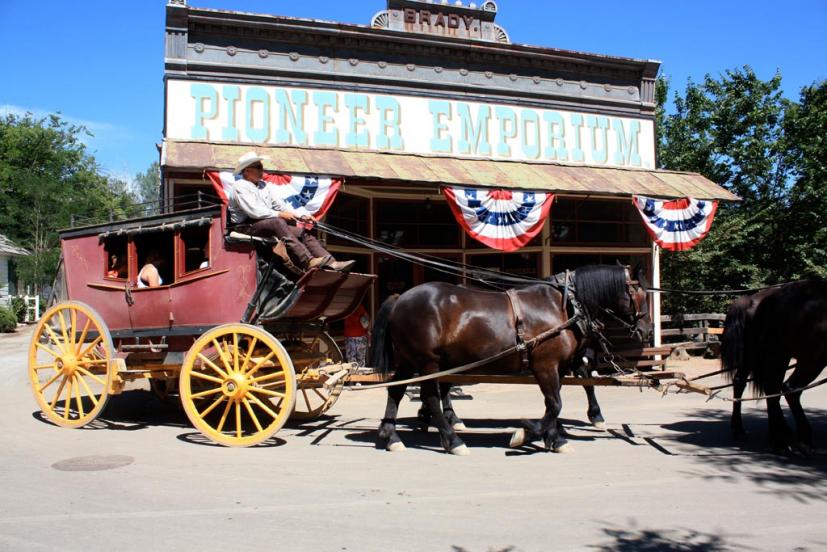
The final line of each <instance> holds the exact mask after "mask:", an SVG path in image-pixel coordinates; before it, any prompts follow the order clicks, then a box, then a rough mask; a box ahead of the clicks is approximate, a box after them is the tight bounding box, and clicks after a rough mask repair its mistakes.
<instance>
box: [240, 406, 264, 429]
mask: <svg viewBox="0 0 827 552" xmlns="http://www.w3.org/2000/svg"><path fill="white" fill-rule="evenodd" d="M242 402H244V408H246V409H247V414H249V415H250V419H251V420H253V423H254V424H255V426H256V429H258V430H259V431H264V428H263V427H261V422H259V421H258V416H256V413H255V412H253V407H252V406H250V401H249V400H247V399H246V398H244V399H242Z"/></svg>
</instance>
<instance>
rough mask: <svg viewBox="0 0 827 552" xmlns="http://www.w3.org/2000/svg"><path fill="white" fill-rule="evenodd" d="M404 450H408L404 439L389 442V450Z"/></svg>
mask: <svg viewBox="0 0 827 552" xmlns="http://www.w3.org/2000/svg"><path fill="white" fill-rule="evenodd" d="M404 450H407V448H406V447H405V443H403V442H402V441H396V442H395V443H389V444H388V451H389V452H402V451H404Z"/></svg>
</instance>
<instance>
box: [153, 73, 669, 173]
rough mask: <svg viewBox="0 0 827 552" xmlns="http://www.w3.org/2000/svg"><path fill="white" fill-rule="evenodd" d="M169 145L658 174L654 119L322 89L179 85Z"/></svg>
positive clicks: (171, 102)
mask: <svg viewBox="0 0 827 552" xmlns="http://www.w3.org/2000/svg"><path fill="white" fill-rule="evenodd" d="M167 138H168V139H173V140H203V141H209V142H226V143H249V144H260V145H290V146H309V147H325V148H344V149H366V150H373V151H386V152H404V153H413V154H424V155H446V156H458V157H476V158H488V159H502V160H519V161H533V160H536V161H556V162H562V163H574V164H586V165H599V166H613V167H636V168H647V169H651V168H654V151H655V147H654V127H653V123H652V121H651V120H647V119H635V118H625V117H614V116H608V115H598V114H593V113H579V112H574V111H563V110H556V109H541V108H535V107H528V106H519V105H513V104H500V103H480V102H471V101H463V100H453V99H436V98H427V97H418V96H406V95H388V94H371V93H360V92H344V91H340V90H327V89H320V88H292V87H276V86H263V85H262V86H257V85H242V84H229V83H219V82H201V81H198V82H196V81H186V80H172V79H171V80H169V81H168V83H167Z"/></svg>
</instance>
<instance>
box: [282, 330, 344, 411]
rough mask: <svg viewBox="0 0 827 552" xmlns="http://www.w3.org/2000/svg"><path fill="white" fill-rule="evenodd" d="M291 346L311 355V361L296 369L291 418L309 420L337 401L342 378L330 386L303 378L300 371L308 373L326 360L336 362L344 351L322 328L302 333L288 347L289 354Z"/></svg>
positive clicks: (341, 359) (322, 364)
mask: <svg viewBox="0 0 827 552" xmlns="http://www.w3.org/2000/svg"><path fill="white" fill-rule="evenodd" d="M293 347H295V348H296V350H297V352H298V353H300V354H301V355H303V356H307V357H309V358H310V361H309V362H308V363H307V364H306V366H305V367H303V369H302V370H299V372H300V375H299V392H298V393H297V394H296V407H295V409H294V410H293V416H292V417H293V418H295V419H298V420H312V419H314V418H318V417H319V416H321V415H322V414H324V413H325V412H327V411H328V410H330V408H331V407H332V406H333V405H334V404H335V403H336V401H337V400H338V399H339V395H341V394H342V389H343V388H344V385H345V378H341V379H339V380H337V381H336V383H335V384H334V386H333V387H332V388H331V389H326V388H325V387H323V386H321V385H318V384H313V383H312V381H310V383H309V384H304V385H303V382H302V376H301V374H302V373H310V372H313V371H316V370H318V369H319V368H322V367H324V365H325V364H335V363H339V362H342V361H343V360H344V355H342V351H341V350H340V349H339V346H338V345H336V341H334V340H333V338H332V337H330V335H328V334H327V333H325V332H320V333H317V334H312V335H308V336H305V337H303V338H302V339H301V340H300V341H299V342H298V343H296V344H294V345H293V346H291V347H290V350H291V354H292V350H293Z"/></svg>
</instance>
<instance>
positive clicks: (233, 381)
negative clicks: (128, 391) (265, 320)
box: [178, 324, 296, 447]
mask: <svg viewBox="0 0 827 552" xmlns="http://www.w3.org/2000/svg"><path fill="white" fill-rule="evenodd" d="M178 388H179V392H180V395H181V403H182V404H183V406H184V411H185V412H186V413H187V417H188V418H189V419H190V422H192V425H193V426H195V428H196V429H198V430H199V431H200V432H201V433H203V434H204V435H205V436H206V437H208V438H209V439H211V440H212V441H214V442H216V443H219V444H222V445H228V446H233V447H249V446H251V445H256V444H258V443H261V442H263V441H266V440H267V439H269V438H270V437H271V436H273V435H274V434H275V433H276V432H277V431H278V430H279V429H281V427H282V426H283V425H284V423H285V422H286V421H287V418H288V417H289V416H290V413H291V412H292V411H293V403H294V402H295V400H296V374H295V372H294V371H293V363H292V362H291V361H290V357H289V356H288V354H287V351H286V350H285V349H284V347H283V346H282V345H281V343H279V342H278V340H277V339H276V338H274V337H273V336H272V335H270V334H269V333H267V332H266V331H264V330H262V329H261V328H257V327H255V326H250V325H247V324H225V325H223V326H218V327H216V328H213V329H211V330H209V331H208V332H207V333H205V334H204V335H202V336H201V337H199V338H198V339H197V340H196V341H195V343H193V345H192V347H190V350H189V352H187V356H186V358H185V359H184V364H183V366H182V367H181V374H180V375H179V378H178Z"/></svg>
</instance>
